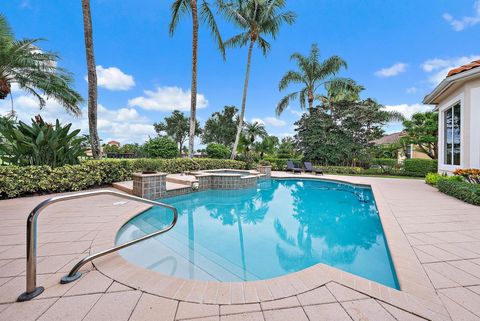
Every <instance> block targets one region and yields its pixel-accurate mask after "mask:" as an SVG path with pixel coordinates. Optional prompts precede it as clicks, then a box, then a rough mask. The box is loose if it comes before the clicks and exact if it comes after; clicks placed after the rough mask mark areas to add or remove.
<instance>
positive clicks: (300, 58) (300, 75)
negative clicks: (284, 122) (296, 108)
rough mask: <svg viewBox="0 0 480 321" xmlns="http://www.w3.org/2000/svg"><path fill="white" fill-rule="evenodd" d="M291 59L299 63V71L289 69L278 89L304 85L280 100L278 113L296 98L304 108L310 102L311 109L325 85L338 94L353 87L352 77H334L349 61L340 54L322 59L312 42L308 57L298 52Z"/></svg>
mask: <svg viewBox="0 0 480 321" xmlns="http://www.w3.org/2000/svg"><path fill="white" fill-rule="evenodd" d="M290 59H291V60H294V61H295V62H296V63H297V66H298V71H295V70H290V71H287V72H286V73H285V75H283V77H282V79H281V80H280V83H279V84H278V89H279V90H280V91H282V90H285V89H286V88H288V87H289V86H290V85H292V84H298V85H301V86H302V87H301V89H300V90H299V91H295V92H293V93H290V94H288V95H286V96H285V97H283V98H282V99H281V100H280V102H279V103H278V105H277V109H276V113H277V115H280V114H281V113H282V112H283V111H284V110H285V109H286V108H287V107H288V105H289V104H290V103H291V102H292V101H294V100H298V101H299V102H300V107H301V108H302V109H303V110H304V109H305V106H306V105H307V103H308V108H309V110H311V109H312V108H313V101H314V99H315V97H316V91H317V90H318V88H320V87H321V86H324V87H325V89H326V90H327V91H328V89H329V88H331V89H330V91H332V90H333V89H335V90H336V91H338V92H337V94H340V93H342V92H343V91H346V90H348V89H351V86H352V80H351V79H346V78H337V77H334V76H335V75H336V74H337V73H338V72H339V71H340V69H341V68H342V67H343V68H347V63H346V62H345V61H344V60H343V59H342V58H340V57H339V56H332V57H330V58H328V59H326V60H324V61H320V60H319V59H320V51H319V50H318V46H317V45H316V44H312V47H311V49H310V55H309V56H308V57H307V56H304V55H302V54H300V53H298V52H297V53H294V54H292V56H291V57H290Z"/></svg>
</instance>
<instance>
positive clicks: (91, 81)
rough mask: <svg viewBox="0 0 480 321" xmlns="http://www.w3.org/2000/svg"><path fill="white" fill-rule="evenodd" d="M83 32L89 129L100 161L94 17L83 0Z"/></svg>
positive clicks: (93, 146)
mask: <svg viewBox="0 0 480 321" xmlns="http://www.w3.org/2000/svg"><path fill="white" fill-rule="evenodd" d="M82 10H83V32H84V38H85V51H86V55H87V69H88V128H89V132H90V144H91V148H92V156H93V158H95V159H99V158H100V157H101V155H100V141H99V138H98V131H97V71H96V69H95V68H96V66H95V55H94V52H93V32H92V17H91V13H90V0H82Z"/></svg>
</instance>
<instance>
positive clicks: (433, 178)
mask: <svg viewBox="0 0 480 321" xmlns="http://www.w3.org/2000/svg"><path fill="white" fill-rule="evenodd" d="M442 177H443V176H442V175H440V174H438V173H428V174H427V175H426V176H425V183H427V184H428V185H432V186H437V183H438V181H439V180H440V179H441V178H442Z"/></svg>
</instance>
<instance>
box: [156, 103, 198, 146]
mask: <svg viewBox="0 0 480 321" xmlns="http://www.w3.org/2000/svg"><path fill="white" fill-rule="evenodd" d="M153 127H154V128H155V131H156V132H157V134H159V135H161V134H162V133H163V132H165V133H166V134H167V136H169V137H170V138H172V139H173V140H174V141H175V142H176V143H177V144H178V150H179V151H182V150H183V144H184V143H185V140H186V139H187V137H188V135H189V133H190V123H189V119H188V118H187V117H185V115H184V114H183V113H182V112H181V111H178V110H174V111H173V112H172V115H171V116H170V117H165V121H164V122H159V123H155V124H153ZM201 133H202V129H201V128H200V123H199V122H198V121H197V122H196V125H195V135H200V134H201Z"/></svg>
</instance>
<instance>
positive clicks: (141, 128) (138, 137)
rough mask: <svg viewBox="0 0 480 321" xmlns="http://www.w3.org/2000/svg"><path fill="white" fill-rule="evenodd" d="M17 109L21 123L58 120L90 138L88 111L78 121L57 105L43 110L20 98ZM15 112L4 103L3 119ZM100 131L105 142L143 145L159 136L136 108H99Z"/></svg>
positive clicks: (52, 103)
mask: <svg viewBox="0 0 480 321" xmlns="http://www.w3.org/2000/svg"><path fill="white" fill-rule="evenodd" d="M14 108H15V112H16V115H17V117H18V119H19V120H22V121H24V122H26V123H30V119H31V118H33V117H34V116H35V115H38V114H40V115H41V116H42V117H43V119H45V120H46V121H48V122H52V123H53V122H54V121H55V120H56V119H57V118H58V119H59V120H60V122H61V123H63V124H65V123H72V129H80V130H81V133H82V134H88V119H87V109H86V108H83V109H82V116H81V117H79V118H75V117H73V116H71V115H69V114H67V113H66V112H65V111H64V109H63V107H62V106H61V105H60V104H58V103H57V102H55V101H52V100H47V106H46V107H45V108H44V109H42V110H40V108H39V105H38V101H37V100H36V99H35V98H33V97H32V96H29V95H21V96H16V97H15V98H14ZM10 110H11V105H10V101H9V100H8V101H7V100H3V101H0V115H5V114H7V113H9V112H10ZM98 131H99V136H100V138H101V139H103V142H107V141H110V140H117V141H119V142H121V143H122V144H123V143H131V142H138V143H143V142H144V141H145V140H146V139H147V138H148V136H149V135H150V136H154V135H156V133H155V130H154V129H153V125H152V123H151V122H150V121H149V120H148V118H146V117H144V116H141V115H140V114H139V113H138V112H137V110H136V109H135V108H131V107H129V108H120V109H109V108H106V107H104V106H102V105H98Z"/></svg>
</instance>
